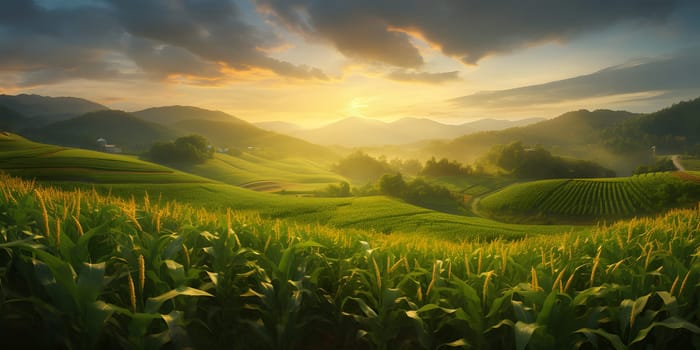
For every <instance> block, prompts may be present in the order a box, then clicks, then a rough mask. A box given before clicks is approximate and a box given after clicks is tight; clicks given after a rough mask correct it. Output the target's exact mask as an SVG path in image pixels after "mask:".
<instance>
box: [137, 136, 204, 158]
mask: <svg viewBox="0 0 700 350" xmlns="http://www.w3.org/2000/svg"><path fill="white" fill-rule="evenodd" d="M213 156H214V148H213V147H211V146H210V145H209V141H207V139H206V138H204V137H203V136H200V135H189V136H183V137H180V138H178V139H176V140H175V141H174V142H165V143H162V142H159V143H155V144H153V146H151V149H150V151H149V157H150V158H151V159H152V160H153V161H156V162H161V163H203V162H205V161H206V160H207V159H209V158H212V157H213Z"/></svg>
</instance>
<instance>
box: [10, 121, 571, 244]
mask: <svg viewBox="0 0 700 350" xmlns="http://www.w3.org/2000/svg"><path fill="white" fill-rule="evenodd" d="M0 167H1V168H2V169H0V171H4V172H7V173H9V174H10V175H15V176H21V177H23V178H29V179H37V180H40V181H46V182H51V183H52V184H54V185H57V186H61V187H63V188H74V187H82V188H84V189H86V190H92V189H93V188H94V189H95V190H96V191H98V192H102V193H105V194H106V193H110V194H112V195H117V196H121V197H124V198H130V197H132V196H136V197H140V196H143V194H144V193H148V194H149V195H150V196H151V197H152V198H161V199H163V200H175V201H179V202H184V203H190V204H196V205H202V206H204V207H207V208H211V209H220V208H225V207H230V208H232V209H235V210H241V211H250V212H254V213H256V214H257V215H260V216H262V217H264V218H284V219H289V220H292V221H294V222H300V223H310V224H322V225H330V226H334V227H361V228H364V229H368V230H373V231H376V232H384V233H397V234H400V233H405V232H415V233H423V234H429V235H439V236H440V237H446V238H450V239H455V240H472V239H495V238H506V239H517V238H521V237H524V236H527V235H537V234H552V233H559V232H569V231H571V230H579V229H580V228H576V227H572V226H569V225H566V226H537V225H512V224H502V223H499V222H495V221H491V220H486V219H481V218H474V217H465V216H460V215H451V214H445V213H440V212H435V211H432V210H428V209H424V208H420V207H416V206H413V205H410V204H407V203H404V202H402V201H399V200H396V199H392V198H388V197H383V196H375V197H359V198H357V197H350V198H304V197H296V196H280V195H274V194H268V193H260V192H255V191H251V190H247V189H244V188H240V187H236V186H231V185H228V184H224V183H221V182H215V181H213V180H208V179H204V178H202V177H198V176H195V175H190V174H186V173H182V172H179V171H176V170H172V169H170V168H166V167H162V166H159V165H155V164H152V163H148V162H144V161H140V160H138V159H135V158H133V157H129V156H119V155H109V154H105V153H101V152H93V151H86V150H77V149H70V148H64V147H58V146H51V145H45V144H39V143H35V142H31V141H28V140H26V139H24V138H22V137H19V136H16V135H13V134H7V135H2V137H1V138H0Z"/></svg>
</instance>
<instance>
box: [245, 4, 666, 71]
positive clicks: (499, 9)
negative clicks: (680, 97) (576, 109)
mask: <svg viewBox="0 0 700 350" xmlns="http://www.w3.org/2000/svg"><path fill="white" fill-rule="evenodd" d="M257 3H258V4H259V6H260V7H261V8H263V9H266V10H268V12H271V13H273V14H274V16H275V17H276V18H278V19H280V20H282V21H283V22H284V23H286V24H287V26H289V27H290V28H293V29H295V30H297V31H299V32H301V33H304V34H305V35H306V36H308V37H311V38H322V39H324V40H328V41H330V42H331V43H333V44H334V45H335V46H336V47H337V48H338V50H340V51H341V52H343V53H345V54H346V55H348V56H353V57H361V58H364V59H367V60H370V61H376V62H382V63H387V64H390V65H394V66H399V67H418V66H420V64H421V63H422V62H423V59H422V57H421V55H420V54H419V52H418V50H417V49H416V48H415V47H414V46H413V44H412V43H411V41H410V38H409V36H408V35H406V34H404V33H406V32H409V33H410V32H418V33H420V34H421V35H422V36H423V37H424V38H425V39H427V40H428V41H430V42H431V43H433V44H436V45H438V46H439V47H440V49H441V50H442V52H443V53H445V54H446V55H450V56H453V57H457V58H458V59H460V60H461V61H462V62H464V63H466V64H474V63H476V62H477V61H479V60H480V59H481V58H483V57H485V56H487V55H492V54H502V53H507V52H510V51H513V50H516V49H518V48H522V47H527V46H530V45H534V44H538V43H543V42H551V41H566V40H570V39H572V38H574V37H576V36H578V35H581V34H583V33H586V32H590V31H596V30H600V29H603V28H606V27H609V26H611V25H613V24H616V23H618V22H621V21H627V20H631V21H641V22H647V21H652V22H657V21H662V20H663V19H664V18H665V17H666V16H667V15H668V14H669V13H670V12H672V10H674V9H675V8H676V7H677V6H678V3H679V1H674V0H669V1H658V0H611V1H591V0H570V1H562V0H540V1H528V0H508V1H474V0H464V1H457V0H404V1H395V0H354V1H345V0H257Z"/></svg>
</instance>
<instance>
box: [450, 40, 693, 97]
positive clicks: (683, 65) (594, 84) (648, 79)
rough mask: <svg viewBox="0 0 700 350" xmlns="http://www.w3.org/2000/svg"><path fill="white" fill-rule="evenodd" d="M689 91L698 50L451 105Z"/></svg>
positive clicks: (476, 95) (486, 95)
mask: <svg viewBox="0 0 700 350" xmlns="http://www.w3.org/2000/svg"><path fill="white" fill-rule="evenodd" d="M693 90H696V91H697V90H700V49H690V50H686V51H683V52H679V53H676V54H674V55H670V56H665V57H659V58H655V59H647V60H640V61H635V62H630V63H627V64H623V65H618V66H613V67H609V68H606V69H603V70H601V71H598V72H595V73H593V74H589V75H582V76H578V77H574V78H570V79H564V80H558V81H554V82H550V83H546V84H540V85H531V86H525V87H520V88H515V89H509V90H499V91H484V92H478V93H476V94H472V95H468V96H464V97H460V98H457V99H454V100H452V102H454V103H456V104H458V105H461V106H465V107H498V108H500V107H526V106H533V105H541V104H549V103H557V102H561V101H571V100H579V99H585V98H595V97H603V96H610V95H620V94H633V93H643V92H657V91H664V92H675V93H679V92H683V91H693Z"/></svg>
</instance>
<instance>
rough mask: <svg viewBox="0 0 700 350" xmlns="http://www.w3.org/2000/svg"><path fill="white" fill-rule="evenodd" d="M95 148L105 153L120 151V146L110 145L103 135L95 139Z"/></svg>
mask: <svg viewBox="0 0 700 350" xmlns="http://www.w3.org/2000/svg"><path fill="white" fill-rule="evenodd" d="M96 142H97V148H98V149H99V150H100V151H102V152H105V153H115V154H116V153H122V149H121V147H117V146H116V145H110V144H108V143H107V139H105V138H104V137H100V138H99V139H97V141H96Z"/></svg>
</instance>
